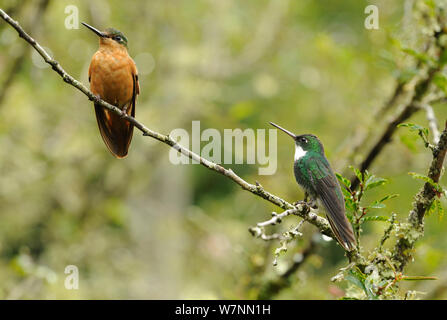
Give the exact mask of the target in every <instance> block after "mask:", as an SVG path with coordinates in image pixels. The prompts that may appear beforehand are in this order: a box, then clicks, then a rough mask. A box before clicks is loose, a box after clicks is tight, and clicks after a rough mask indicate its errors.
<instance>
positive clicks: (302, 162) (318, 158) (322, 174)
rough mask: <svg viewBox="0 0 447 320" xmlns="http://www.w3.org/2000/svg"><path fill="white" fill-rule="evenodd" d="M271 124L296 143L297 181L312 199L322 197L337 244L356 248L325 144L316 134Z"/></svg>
mask: <svg viewBox="0 0 447 320" xmlns="http://www.w3.org/2000/svg"><path fill="white" fill-rule="evenodd" d="M270 124H271V125H272V126H274V127H276V128H278V129H280V130H282V131H284V132H285V133H287V134H288V135H289V136H291V137H292V138H293V140H294V142H295V161H294V164H293V172H294V174H295V179H296V181H297V182H298V184H299V185H300V186H301V187H303V188H304V190H305V191H306V193H307V194H308V195H310V197H311V198H312V199H313V200H319V201H320V202H321V203H322V204H323V207H324V208H325V209H326V216H327V218H328V221H329V224H330V226H331V229H332V231H333V232H334V235H335V237H336V238H337V241H338V243H340V245H341V246H342V247H343V248H344V249H345V250H346V251H352V250H354V249H355V247H356V245H357V242H356V240H355V236H354V232H353V230H352V226H351V224H350V223H349V221H348V219H347V218H346V215H345V201H344V198H343V194H342V192H341V189H340V185H339V184H338V181H337V178H336V177H335V174H334V172H333V171H332V168H331V166H330V165H329V161H328V160H327V158H326V156H325V154H324V148H323V144H322V143H321V142H320V140H319V139H318V138H317V137H316V136H315V135H313V134H302V135H299V136H297V135H295V134H293V133H292V132H290V131H288V130H286V129H284V128H281V127H280V126H278V125H277V124H274V123H273V122H270Z"/></svg>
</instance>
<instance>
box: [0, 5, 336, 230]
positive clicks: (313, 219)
mask: <svg viewBox="0 0 447 320" xmlns="http://www.w3.org/2000/svg"><path fill="white" fill-rule="evenodd" d="M0 16H1V17H2V18H3V20H5V21H6V22H7V23H9V24H10V25H11V26H12V27H13V28H14V29H15V30H16V31H17V32H18V34H19V36H20V37H21V38H23V39H24V40H25V41H27V42H28V43H29V44H30V45H31V46H32V47H33V48H34V49H35V50H36V51H37V52H38V53H39V54H40V56H42V58H43V59H44V60H45V62H46V63H48V64H49V65H51V67H52V69H53V70H54V71H55V72H57V73H58V74H59V75H60V76H61V77H62V79H63V80H64V81H65V82H66V83H68V84H69V85H71V86H73V87H75V88H77V89H78V90H80V91H81V92H82V93H84V94H85V95H86V96H87V97H88V98H89V99H90V100H91V101H93V102H94V103H95V104H97V105H100V106H102V107H103V108H106V109H108V110H110V111H112V112H113V113H115V114H117V115H120V116H121V117H122V118H123V119H124V120H126V121H128V122H129V123H132V124H133V125H134V126H135V127H136V128H137V129H138V130H140V131H141V132H143V135H144V136H148V137H151V138H153V139H156V140H158V141H160V142H163V143H165V144H167V145H168V146H170V147H172V148H174V149H175V150H177V151H178V152H180V153H181V154H183V155H185V156H186V157H188V158H190V159H192V160H195V161H197V162H198V163H200V164H201V165H202V166H204V167H206V168H208V169H210V170H212V171H215V172H217V173H220V174H221V175H223V176H225V177H227V178H229V179H231V180H233V182H235V183H237V184H238V185H239V186H241V187H242V189H244V190H247V191H249V192H251V193H253V194H254V195H257V196H259V197H261V198H263V199H265V200H267V201H269V202H270V203H273V204H274V205H276V206H278V207H280V208H282V209H284V210H288V209H292V210H291V211H292V212H293V214H296V215H298V216H300V217H302V218H303V219H304V220H306V221H308V222H310V223H311V224H313V225H314V226H316V227H317V228H318V229H319V231H320V232H321V233H323V234H325V235H327V236H329V237H332V238H334V235H333V233H332V230H331V229H330V226H329V223H328V221H327V220H326V219H325V218H323V217H320V216H318V215H317V214H315V213H312V212H310V211H309V210H308V208H307V206H306V205H302V206H300V207H299V208H298V207H295V206H293V205H292V204H291V203H289V202H287V201H286V200H284V199H282V198H280V197H278V196H276V195H274V194H272V193H270V192H268V191H266V190H264V188H263V187H262V186H261V185H259V184H256V185H254V184H250V183H248V182H247V181H245V180H244V179H242V178H241V177H239V176H238V175H237V174H236V173H234V172H233V171H232V170H231V169H225V168H224V167H223V166H221V165H219V164H216V163H214V162H212V161H209V160H207V159H205V158H202V157H201V156H199V155H198V154H196V153H194V152H192V151H191V150H189V149H187V148H185V147H183V146H181V145H179V144H178V143H177V142H176V141H175V140H174V139H172V138H171V137H170V136H169V135H164V134H161V133H158V132H156V131H153V130H151V129H149V128H147V127H146V126H145V125H144V124H142V123H141V122H139V121H138V120H136V119H135V118H133V117H131V116H129V115H128V114H127V113H125V112H123V111H122V110H121V109H119V108H117V107H115V106H113V105H111V104H109V103H107V102H105V101H104V100H102V99H100V98H99V97H97V96H95V95H94V94H93V93H92V92H91V91H90V90H89V89H87V87H86V86H84V85H83V84H82V83H81V82H80V81H78V80H76V79H75V78H73V77H72V76H71V75H70V74H68V73H67V72H66V71H65V70H64V69H63V68H62V66H61V65H60V64H59V63H58V62H57V61H56V60H54V59H53V58H52V57H51V56H50V55H49V54H48V53H47V52H46V51H45V50H44V49H43V48H42V46H41V45H40V44H39V43H38V42H37V41H36V40H34V39H33V38H32V37H31V36H30V35H29V34H28V33H26V32H25V31H24V30H23V29H22V27H21V26H20V25H19V23H18V22H17V21H14V20H13V19H12V18H11V17H10V16H8V15H7V14H6V13H5V12H4V11H3V10H2V9H0Z"/></svg>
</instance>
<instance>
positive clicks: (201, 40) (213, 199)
mask: <svg viewBox="0 0 447 320" xmlns="http://www.w3.org/2000/svg"><path fill="white" fill-rule="evenodd" d="M414 2H423V1H403V0H399V1H397V0H396V1H386V0H377V1H358V0H343V1H342V0H337V1H334V0H320V1H313V0H299V1H292V0H290V1H289V0H270V1H268V0H257V1H236V0H226V1H218V0H196V1H187V0H169V1H132V2H131V4H130V3H127V2H123V1H73V0H70V1H66V0H63V1H49V2H48V4H47V5H46V3H45V1H37V0H35V1H34V0H33V1H30V0H29V1H13V0H0V8H2V9H4V10H6V9H9V10H11V11H10V14H11V16H12V18H13V19H16V20H19V21H20V23H21V25H22V26H23V27H24V28H25V29H26V30H27V31H29V32H30V33H31V35H32V36H33V37H35V38H36V40H37V41H38V42H39V43H40V44H41V45H42V46H44V47H45V48H48V49H49V50H50V51H51V55H52V56H54V58H55V59H56V60H57V61H58V62H60V63H61V65H62V66H63V67H64V68H65V70H66V71H67V72H68V73H70V74H71V75H72V76H74V77H75V78H77V79H79V80H80V81H82V82H83V83H84V84H86V85H87V84H88V79H87V70H88V66H89V63H90V59H91V57H92V55H93V53H94V52H95V51H96V50H97V47H98V40H97V38H96V37H95V36H94V35H93V34H92V33H91V32H90V31H88V30H87V29H85V28H83V27H82V26H81V27H80V28H79V29H67V28H65V24H64V23H65V19H66V18H67V16H68V14H67V13H65V9H66V7H67V6H70V5H74V6H76V7H77V8H78V10H79V20H80V21H85V22H87V23H89V24H91V25H93V26H95V27H97V28H98V29H105V28H106V27H111V26H113V27H115V28H117V29H119V30H121V31H122V32H123V33H124V34H125V35H126V36H127V38H128V40H129V45H128V47H129V53H130V55H131V56H132V57H133V58H134V60H135V61H136V64H137V66H138V68H139V72H140V77H139V78H140V87H141V95H140V96H139V97H138V102H137V110H136V117H137V119H138V120H140V121H141V122H142V123H144V124H145V125H146V126H147V127H149V128H151V129H153V130H156V131H158V132H161V133H164V134H168V133H169V132H170V131H171V130H172V129H174V128H185V129H186V130H188V131H190V130H191V121H194V120H200V122H201V128H202V130H204V129H206V128H216V129H218V130H219V131H220V132H223V130H224V129H227V128H230V129H233V128H241V129H246V128H254V129H258V128H261V129H262V128H266V129H267V128H269V126H268V121H274V122H276V123H278V124H280V125H282V126H284V127H285V128H288V129H289V130H291V131H294V132H296V133H314V134H316V135H318V136H319V137H320V139H321V140H322V141H323V143H324V145H325V149H326V154H327V156H328V158H329V160H330V161H331V163H332V165H333V167H334V169H335V171H337V172H340V173H344V174H347V175H348V176H349V174H350V171H349V169H348V166H349V165H351V164H357V162H358V161H359V160H361V159H362V155H364V154H365V152H366V150H368V148H367V147H368V146H369V145H371V144H372V143H373V142H374V140H375V139H376V137H377V136H378V134H380V132H381V130H382V128H383V126H384V125H385V124H386V119H387V118H384V119H382V120H380V121H378V120H375V119H374V116H375V114H376V113H377V112H378V110H380V108H381V107H382V106H383V105H384V104H385V103H386V101H387V100H388V99H389V97H390V95H391V94H392V93H393V90H394V86H395V83H396V78H397V77H398V76H399V75H400V74H401V73H400V72H401V70H402V69H403V68H404V67H405V66H406V65H407V63H408V57H407V56H405V54H403V53H402V52H401V51H400V50H399V48H398V47H397V46H396V39H397V40H398V41H400V42H402V43H404V44H406V45H408V46H416V47H415V49H417V46H418V45H419V42H420V41H419V40H418V36H420V34H421V30H420V29H421V28H420V26H419V25H418V23H417V21H415V20H414V19H415V18H414V17H413V14H412V10H411V6H409V4H412V3H414ZM368 4H375V5H377V6H378V8H379V10H380V11H379V12H380V28H379V30H367V29H365V27H364V20H365V18H366V16H367V15H366V14H365V13H364V9H365V7H366V6H367V5H368ZM409 8H410V9H409ZM36 17H37V18H36ZM19 59H20V60H19ZM14 68H15V69H14ZM0 84H1V85H2V87H0V298H2V299H5V298H11V299H36V298H40V299H49V298H58V299H78V298H82V299H87V298H88V299H100V298H104V299H112V298H113V299H255V298H257V297H259V293H260V290H261V288H262V287H263V286H265V284H266V283H268V282H269V281H270V280H272V279H273V280H274V279H276V278H277V277H278V276H279V275H280V274H281V273H282V272H284V270H286V269H287V268H288V266H289V265H290V264H291V263H292V261H293V257H294V255H295V254H296V253H299V252H301V251H302V250H303V248H305V247H306V246H307V245H308V243H309V241H310V239H311V238H312V237H313V234H314V233H315V231H316V229H315V228H314V227H313V226H311V225H309V224H305V226H304V228H303V230H302V231H303V233H304V235H303V237H302V238H300V239H298V240H297V241H295V242H293V243H291V244H290V245H289V250H288V252H287V253H286V254H284V255H282V256H281V257H280V258H279V260H278V265H277V266H276V267H274V266H273V265H272V261H273V259H274V250H275V248H277V247H278V246H279V244H278V243H276V242H265V241H262V240H260V239H255V238H254V237H252V236H251V235H250V233H249V232H248V228H249V227H250V226H253V225H255V224H256V223H257V222H260V221H263V220H267V219H269V217H270V215H271V212H272V211H273V210H278V208H275V207H274V206H273V205H271V204H270V203H268V202H266V201H264V200H262V199H260V198H258V197H256V196H254V195H252V194H251V193H248V192H245V191H243V190H242V189H241V188H240V187H238V186H237V185H236V184H234V183H232V182H231V181H230V180H229V179H227V178H225V177H223V176H221V175H218V174H216V173H215V172H212V171H209V170H207V169H205V168H204V167H202V166H198V165H180V166H175V165H172V164H171V163H170V162H169V158H168V155H169V148H168V147H167V146H166V145H164V144H161V143H159V142H157V141H155V140H152V139H150V138H145V137H142V135H141V134H140V132H139V131H137V130H136V131H135V134H134V138H133V142H132V145H131V148H130V152H129V156H128V158H126V159H125V160H116V159H114V158H113V157H112V156H111V155H110V153H109V152H108V151H107V149H106V147H105V145H104V144H103V141H102V140H101V137H100V135H99V131H98V128H97V124H96V120H95V116H94V111H93V105H92V104H91V103H90V101H88V99H87V98H86V97H85V96H84V95H83V94H82V93H80V92H79V91H78V90H76V89H75V88H73V87H70V86H68V85H67V84H65V83H64V82H63V81H61V78H60V77H59V76H58V75H57V74H56V73H55V72H53V71H52V70H51V68H48V66H46V65H44V63H43V61H42V59H41V58H40V57H39V56H37V55H36V53H35V52H34V51H32V50H31V49H30V47H29V45H28V44H26V43H25V42H24V41H23V40H22V39H20V38H18V36H17V33H16V32H15V30H13V29H12V28H11V27H10V26H9V25H7V24H6V23H5V22H4V21H1V22H0ZM434 107H435V113H436V115H437V117H438V119H439V120H440V123H443V122H444V119H446V116H447V110H446V108H445V105H441V104H440V105H437V106H434ZM391 114H392V113H391ZM411 122H416V123H418V124H421V125H423V126H428V125H427V121H426V118H425V115H424V114H423V113H418V115H417V116H415V117H414V118H413V119H411ZM368 130H372V132H373V138H372V139H371V140H370V141H368V142H367V143H365V145H364V146H362V147H361V148H359V150H355V154H354V155H353V157H350V155H351V153H352V152H353V146H354V145H355V142H356V141H358V139H359V138H358V137H359V136H360V137H361V136H362V135H363V134H365V133H366V132H368ZM374 134H375V135H374ZM293 152H294V148H293V144H292V141H290V138H288V137H287V136H285V135H283V134H281V133H278V170H277V172H276V173H275V174H274V175H271V176H259V175H258V166H257V165H246V164H245V165H227V166H226V167H229V168H232V169H233V170H234V171H235V172H236V173H238V174H239V175H240V176H241V177H243V178H244V179H245V180H247V181H249V182H251V183H254V181H259V182H260V183H261V184H262V185H263V186H264V187H265V188H266V190H268V191H270V192H272V193H274V194H277V195H279V196H281V197H283V198H284V199H286V200H288V201H290V202H292V201H296V200H298V199H302V197H303V193H302V191H301V189H299V188H298V186H297V184H296V182H295V179H294V177H293V172H292V162H293ZM430 160H431V155H430V152H428V151H427V150H425V149H424V147H423V144H422V142H421V141H420V140H418V138H417V136H416V135H415V134H413V133H410V132H409V131H408V130H407V129H405V128H401V129H399V130H398V132H397V134H396V136H395V137H394V140H393V143H392V144H390V145H388V146H387V147H386V149H385V151H384V152H383V153H382V154H381V155H380V156H379V158H378V159H377V161H376V162H375V163H374V165H373V166H372V168H371V171H372V172H373V173H374V174H376V175H379V176H381V177H384V178H387V179H389V180H390V183H389V184H387V185H386V187H385V188H382V189H377V191H374V193H373V194H371V195H370V197H371V199H375V197H380V196H381V195H385V194H389V193H398V194H400V197H398V198H395V199H393V200H390V201H389V203H387V208H386V209H383V210H381V212H380V214H381V215H391V212H396V213H397V214H398V218H399V219H400V220H404V219H405V218H406V217H407V215H408V212H409V209H410V208H411V203H412V199H413V196H414V195H415V194H416V192H417V191H418V190H419V188H420V187H421V185H422V183H421V181H417V180H414V179H412V178H411V177H410V176H409V175H408V172H409V171H414V172H418V173H422V174H425V173H426V171H427V168H428V165H429V163H430ZM446 182H447V181H446V179H445V178H443V180H442V181H441V183H444V184H446ZM298 221H299V220H298V219H296V217H293V218H290V219H288V221H286V222H285V223H284V224H283V225H280V226H278V227H276V229H269V231H272V232H273V231H275V230H276V231H281V230H286V227H287V226H288V225H290V224H296V223H297V222H298ZM386 226H387V224H386V223H382V222H376V223H373V224H368V225H366V228H365V234H364V236H363V245H364V246H365V248H367V249H368V248H373V247H374V246H376V245H377V241H378V239H380V237H381V235H382V232H383V230H384V228H385V227H386ZM446 228H447V222H446V219H439V218H438V217H437V216H435V215H431V216H429V217H428V218H427V221H426V227H425V230H426V236H425V237H424V239H423V240H422V241H420V242H419V244H418V247H417V248H416V253H415V261H414V263H412V264H411V265H410V266H409V268H408V269H407V270H406V274H408V275H420V276H437V277H438V278H439V279H438V280H437V281H430V282H423V283H422V282H412V283H405V284H403V288H404V289H412V290H418V291H422V292H425V293H426V294H425V295H421V298H425V299H427V298H429V299H445V298H447V291H446V288H447V273H446V271H445V270H446V267H447V261H446V255H445V252H446V250H447V237H445V236H444V232H445V230H446ZM317 241H318V249H317V250H316V251H315V252H314V253H313V254H312V255H311V256H310V257H309V258H308V259H307V260H306V262H305V263H304V264H303V266H302V267H300V268H299V269H298V270H297V271H296V272H295V273H294V274H293V275H292V277H291V282H290V285H287V286H284V288H282V290H280V291H279V292H278V294H276V295H273V296H271V297H269V298H275V299H336V298H339V297H340V296H341V295H343V290H344V289H345V288H346V284H345V283H341V284H334V283H332V282H330V278H331V277H332V276H334V275H335V274H336V273H337V271H338V268H340V267H343V266H345V265H346V263H347V260H346V258H345V257H344V253H343V251H342V249H341V248H340V247H339V246H337V245H336V244H335V243H334V242H333V241H331V242H326V241H324V240H322V239H321V238H319V237H318V239H317ZM67 265H76V266H77V267H78V268H79V290H67V289H65V287H64V281H65V276H66V275H65V274H64V269H65V267H66V266H67Z"/></svg>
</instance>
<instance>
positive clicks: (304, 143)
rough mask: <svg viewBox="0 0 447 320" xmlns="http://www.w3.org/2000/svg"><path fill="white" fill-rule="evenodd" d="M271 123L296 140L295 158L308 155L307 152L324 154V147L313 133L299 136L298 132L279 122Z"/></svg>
mask: <svg viewBox="0 0 447 320" xmlns="http://www.w3.org/2000/svg"><path fill="white" fill-rule="evenodd" d="M270 124H271V125H272V126H274V127H276V128H278V129H279V130H281V131H283V132H285V133H287V134H288V135H289V136H290V137H292V138H293V140H294V141H295V150H296V151H295V160H297V159H299V158H301V157H303V156H304V155H306V153H307V152H315V153H318V154H324V148H323V145H322V143H321V142H320V140H319V139H318V138H317V136H315V135H313V134H302V135H299V136H297V135H296V134H294V133H292V132H290V131H289V130H286V129H284V128H282V127H280V126H278V125H277V124H275V123H273V122H270Z"/></svg>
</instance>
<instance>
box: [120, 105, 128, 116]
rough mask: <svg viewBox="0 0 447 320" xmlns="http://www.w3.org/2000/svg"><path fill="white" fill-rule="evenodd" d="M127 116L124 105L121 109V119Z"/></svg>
mask: <svg viewBox="0 0 447 320" xmlns="http://www.w3.org/2000/svg"><path fill="white" fill-rule="evenodd" d="M126 116H127V104H126V105H124V107H123V109H121V118H124V117H126Z"/></svg>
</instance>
